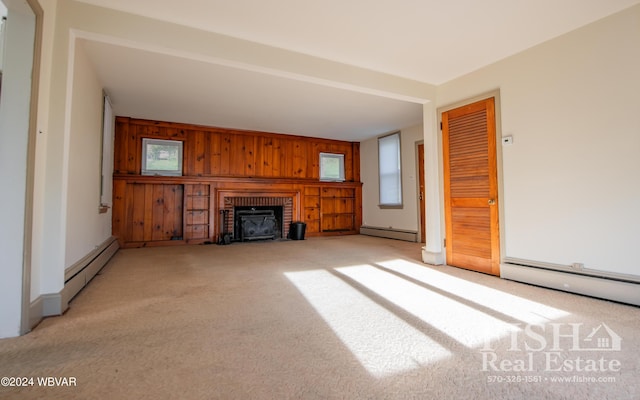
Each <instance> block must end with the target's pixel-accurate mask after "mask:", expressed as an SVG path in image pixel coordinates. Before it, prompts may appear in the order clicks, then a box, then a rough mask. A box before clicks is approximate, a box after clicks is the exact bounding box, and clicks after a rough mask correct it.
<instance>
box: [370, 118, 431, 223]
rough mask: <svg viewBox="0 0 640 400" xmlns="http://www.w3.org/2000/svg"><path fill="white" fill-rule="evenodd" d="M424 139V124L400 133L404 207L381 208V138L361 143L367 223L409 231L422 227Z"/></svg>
mask: <svg viewBox="0 0 640 400" xmlns="http://www.w3.org/2000/svg"><path fill="white" fill-rule="evenodd" d="M422 140H423V129H422V125H418V126H414V127H411V128H407V129H402V130H401V132H400V145H401V155H402V203H403V207H402V209H381V208H380V207H378V203H379V201H378V200H379V196H378V189H379V181H378V138H373V139H369V140H366V141H364V142H361V143H360V176H361V180H362V183H363V185H362V224H363V225H366V226H371V227H377V228H393V229H399V230H408V231H418V230H419V228H420V227H419V223H420V222H419V219H418V215H419V214H418V207H419V205H418V189H417V179H418V172H417V171H418V170H417V164H416V142H419V141H422Z"/></svg>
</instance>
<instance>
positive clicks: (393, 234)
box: [360, 225, 418, 242]
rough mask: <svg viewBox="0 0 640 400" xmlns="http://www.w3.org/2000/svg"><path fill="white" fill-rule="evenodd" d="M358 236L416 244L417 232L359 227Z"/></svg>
mask: <svg viewBox="0 0 640 400" xmlns="http://www.w3.org/2000/svg"><path fill="white" fill-rule="evenodd" d="M360 234H361V235H367V236H376V237H382V238H387V239H397V240H404V241H406V242H417V241H418V232H416V231H406V230H401V229H393V228H380V227H376V226H364V225H363V226H361V227H360Z"/></svg>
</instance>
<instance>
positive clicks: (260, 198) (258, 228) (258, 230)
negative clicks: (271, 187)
mask: <svg viewBox="0 0 640 400" xmlns="http://www.w3.org/2000/svg"><path fill="white" fill-rule="evenodd" d="M218 195H219V196H220V197H219V199H220V210H227V213H226V215H224V216H222V218H224V219H226V222H225V221H221V222H220V224H221V226H226V227H227V228H228V229H227V232H228V233H229V239H230V240H231V241H234V242H239V241H247V240H265V239H266V240H269V239H276V240H277V239H282V238H286V237H287V235H288V233H289V225H290V224H291V222H292V221H293V215H294V204H295V202H294V199H297V196H298V195H299V193H296V192H249V191H221V192H219V194H218ZM296 201H299V200H296ZM270 214H272V215H273V218H272V217H268V218H266V220H265V218H264V217H265V216H268V215H270ZM241 216H242V218H240V217H241ZM274 220H275V227H274V228H273V230H274V233H273V237H271V235H272V233H271V232H269V231H270V229H271V227H272V226H273V222H272V221H274ZM225 223H226V225H223V224H225ZM243 223H244V226H245V228H247V229H248V230H251V231H252V232H246V230H247V229H245V232H243V231H242V227H243ZM259 237H264V238H260V239H259Z"/></svg>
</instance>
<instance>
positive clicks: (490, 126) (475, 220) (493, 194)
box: [442, 98, 500, 275]
mask: <svg viewBox="0 0 640 400" xmlns="http://www.w3.org/2000/svg"><path fill="white" fill-rule="evenodd" d="M442 137H443V151H444V191H445V224H446V249H447V264H449V265H453V266H456V267H461V268H466V269H471V270H474V271H479V272H484V273H488V274H493V275H499V274H500V262H499V260H500V232H499V224H498V179H497V175H498V174H497V157H496V122H495V102H494V98H490V99H486V100H482V101H479V102H476V103H473V104H468V105H466V106H463V107H459V108H456V109H453V110H450V111H447V112H444V113H443V114H442Z"/></svg>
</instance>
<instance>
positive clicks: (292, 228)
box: [289, 222, 307, 240]
mask: <svg viewBox="0 0 640 400" xmlns="http://www.w3.org/2000/svg"><path fill="white" fill-rule="evenodd" d="M306 229H307V224H305V223H304V222H292V223H291V225H289V239H291V240H304V231H305V230H306Z"/></svg>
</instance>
